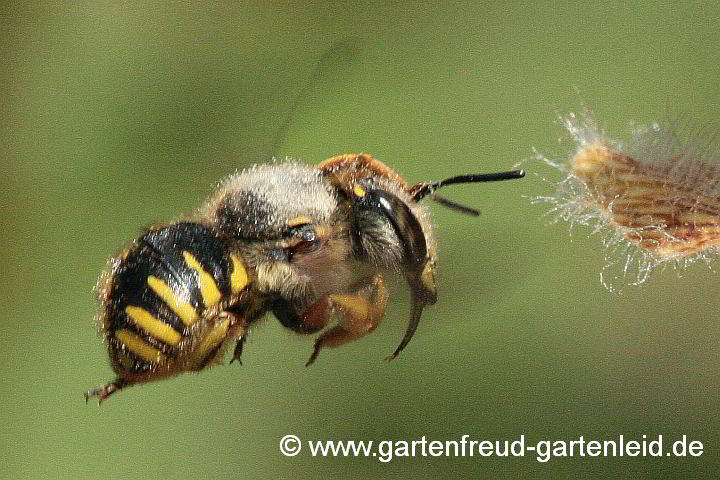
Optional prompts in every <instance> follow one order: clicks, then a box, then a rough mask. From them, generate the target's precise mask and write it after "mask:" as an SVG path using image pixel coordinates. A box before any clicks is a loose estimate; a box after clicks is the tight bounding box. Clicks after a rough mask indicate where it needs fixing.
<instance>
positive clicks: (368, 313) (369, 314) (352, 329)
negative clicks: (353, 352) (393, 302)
mask: <svg viewBox="0 0 720 480" xmlns="http://www.w3.org/2000/svg"><path fill="white" fill-rule="evenodd" d="M328 300H329V303H330V305H331V307H332V309H333V310H334V311H335V312H337V313H339V314H340V316H341V317H342V320H341V321H340V323H339V324H338V325H337V326H335V327H333V328H331V329H330V330H328V331H326V332H325V333H323V334H322V335H320V337H318V339H317V340H316V341H315V348H314V350H313V353H312V355H310V358H309V359H308V361H307V363H306V364H305V365H306V366H308V365H311V364H312V363H313V362H314V361H315V360H316V359H317V356H318V354H319V353H320V350H321V349H323V348H326V347H329V348H332V347H339V346H340V345H344V344H346V343H348V342H351V341H353V340H356V339H358V338H361V337H364V336H365V335H367V334H368V333H370V332H372V331H373V330H375V328H376V327H377V326H378V324H379V323H380V320H381V319H382V317H383V316H384V315H385V307H386V306H387V301H388V292H387V289H386V288H385V282H384V281H383V277H382V275H380V274H377V275H374V276H373V277H370V278H369V279H368V282H367V283H366V284H365V285H364V286H363V287H361V288H360V289H359V290H358V291H357V292H356V293H354V294H344V295H340V294H335V295H330V296H328Z"/></svg>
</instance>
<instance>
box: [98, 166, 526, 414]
mask: <svg viewBox="0 0 720 480" xmlns="http://www.w3.org/2000/svg"><path fill="white" fill-rule="evenodd" d="M522 176H524V172H523V171H521V170H515V171H509V172H502V173H495V174H480V175H463V176H457V177H451V178H449V179H446V180H443V181H441V182H434V183H419V184H417V185H414V186H411V185H409V184H408V183H406V182H405V180H403V179H402V178H401V177H400V176H399V175H398V174H397V173H395V172H394V171H393V170H391V169H390V168H389V167H387V166H386V165H384V164H383V163H381V162H380V161H378V160H376V159H374V158H373V157H371V156H370V155H365V154H361V155H340V156H336V157H333V158H330V159H328V160H326V161H324V162H322V163H320V164H319V165H318V166H316V167H309V166H306V165H301V164H298V163H292V162H287V163H274V164H266V165H259V166H255V167H252V168H250V169H247V170H244V171H242V172H240V173H237V174H234V175H232V176H230V177H228V178H227V179H226V180H225V181H223V182H222V183H221V184H220V185H219V187H218V188H217V189H216V190H215V192H213V193H212V194H211V196H210V198H209V200H208V201H207V202H206V203H205V205H204V206H203V207H202V208H201V209H200V210H199V211H198V213H197V214H196V215H195V216H194V217H192V218H190V219H188V220H184V221H180V222H176V223H172V224H169V225H164V226H157V227H152V228H150V229H149V230H148V231H147V232H146V233H145V234H144V235H142V236H141V237H140V238H138V239H136V240H135V241H134V242H133V243H132V244H131V245H130V247H129V248H127V249H126V250H125V251H124V252H123V253H121V254H120V255H119V256H117V257H115V258H113V259H112V260H111V261H110V266H109V268H108V271H107V272H106V273H104V274H103V275H102V276H101V278H100V281H99V288H98V291H99V303H100V305H99V315H98V318H99V324H100V329H101V331H102V334H103V336H104V339H105V343H106V345H107V348H108V352H109V356H110V362H111V365H112V368H113V370H114V371H115V374H116V375H117V377H116V378H115V379H114V380H113V381H111V382H110V383H108V384H106V385H104V386H101V387H98V388H96V389H93V390H90V391H88V392H87V393H86V394H85V398H86V399H88V398H90V397H96V398H97V399H98V400H99V401H102V400H104V399H105V398H107V397H108V396H110V395H111V394H113V393H114V392H116V391H118V390H120V389H122V388H125V387H127V386H130V385H133V384H136V383H142V382H151V381H155V380H159V379H161V378H164V377H168V376H171V375H175V374H179V373H183V372H189V371H200V370H203V369H205V368H207V367H209V366H211V365H213V364H216V363H219V362H220V361H221V360H222V356H223V352H224V347H225V346H226V345H227V344H228V343H230V341H232V340H235V341H236V345H235V350H234V354H233V360H238V361H239V360H240V356H241V353H242V349H243V344H244V342H245V339H246V338H247V335H248V332H249V330H250V329H251V328H252V326H253V325H254V323H255V322H256V321H257V320H259V319H260V318H261V317H263V316H264V315H265V313H267V312H268V311H270V312H272V313H273V314H274V315H275V317H276V318H277V319H278V320H279V321H280V323H282V324H283V325H284V326H285V327H287V328H289V329H291V330H293V331H295V332H298V333H303V334H312V333H318V332H321V333H320V334H319V336H318V337H317V339H316V341H315V347H314V350H313V352H312V355H311V356H310V358H309V360H308V361H307V365H310V364H311V363H313V362H314V361H315V359H316V358H317V356H318V354H319V353H320V351H321V350H322V349H323V348H327V347H337V346H340V345H343V344H345V343H348V342H350V341H352V340H355V339H357V338H360V337H363V336H364V335H367V334H368V333H370V332H371V331H373V330H374V329H375V328H376V327H377V325H378V323H379V322H380V320H381V319H382V317H383V315H384V313H385V307H386V305H387V302H388V291H387V289H386V287H385V280H384V276H385V275H386V274H388V273H390V272H397V273H400V274H402V275H403V276H404V277H405V279H406V280H407V283H408V285H409V287H410V293H411V303H412V304H411V309H410V322H409V324H408V327H407V330H406V333H405V336H404V337H403V339H402V341H401V342H400V344H399V345H398V347H397V348H396V349H395V351H394V352H393V353H392V354H391V355H390V356H389V357H387V359H388V360H392V359H393V358H395V357H396V356H397V355H398V354H399V353H400V352H401V351H402V350H403V349H404V348H405V346H406V345H407V344H408V342H409V341H410V339H411V338H412V337H413V335H414V333H415V330H416V328H417V326H418V322H419V320H420V316H421V313H422V310H423V308H424V307H425V306H426V305H431V304H433V303H435V301H436V298H437V293H436V285H435V267H436V255H435V240H434V237H433V234H432V229H431V226H430V218H429V212H428V210H427V209H426V207H425V206H424V205H423V204H421V203H418V202H419V201H420V200H421V199H423V198H424V197H426V196H430V197H431V198H433V199H434V200H436V201H439V202H441V203H443V204H444V205H446V206H449V207H451V208H454V209H456V210H459V211H461V212H464V213H470V214H474V215H477V214H478V212H477V211H476V210H473V209H471V208H468V207H464V206H462V205H459V204H456V203H454V202H451V201H449V200H447V199H444V198H442V197H439V196H437V195H436V194H435V193H434V192H435V190H437V189H438V188H440V187H442V186H445V185H449V184H452V183H468V182H486V181H495V180H507V179H513V178H520V177H522ZM333 314H335V315H336V317H337V318H338V322H337V324H335V325H334V326H331V327H329V328H325V327H327V326H328V324H329V323H330V319H331V316H332V315H333Z"/></svg>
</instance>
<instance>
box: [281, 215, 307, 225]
mask: <svg viewBox="0 0 720 480" xmlns="http://www.w3.org/2000/svg"><path fill="white" fill-rule="evenodd" d="M311 222H312V220H310V217H308V216H306V215H300V216H299V217H295V218H291V219H290V220H288V222H287V225H288V227H291V228H292V227H297V226H298V225H307V224H308V223H311Z"/></svg>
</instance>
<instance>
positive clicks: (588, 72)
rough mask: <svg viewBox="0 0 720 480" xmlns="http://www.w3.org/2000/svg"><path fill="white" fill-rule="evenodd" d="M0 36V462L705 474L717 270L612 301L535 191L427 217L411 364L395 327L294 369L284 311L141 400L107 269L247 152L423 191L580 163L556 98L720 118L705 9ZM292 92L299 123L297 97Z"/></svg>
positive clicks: (335, 471)
mask: <svg viewBox="0 0 720 480" xmlns="http://www.w3.org/2000/svg"><path fill="white" fill-rule="evenodd" d="M0 8H1V9H2V11H1V17H0V18H2V30H1V31H2V33H1V35H2V38H0V53H1V54H2V57H1V58H2V67H1V71H0V75H1V76H0V99H1V100H0V106H1V107H0V108H2V115H1V117H0V125H1V128H2V130H1V132H0V166H1V168H2V170H3V172H4V173H3V175H2V179H1V180H0V182H2V187H1V188H0V207H1V208H2V215H0V222H1V223H2V225H1V228H2V240H1V241H0V249H1V250H0V252H1V253H0V255H2V275H0V286H1V287H2V298H3V301H2V309H1V310H0V312H1V313H0V373H1V377H0V378H2V383H1V384H0V405H2V407H1V409H0V411H1V412H2V413H1V414H0V415H2V417H0V418H1V419H2V423H3V428H2V429H0V451H1V452H2V457H3V458H2V465H3V467H2V469H0V478H7V479H40V478H53V479H59V478H72V479H86V478H88V479H89V478H101V479H107V480H110V479H125V478H175V479H195V478H212V479H226V478H227V479H230V478H232V479H235V478H290V477H292V478H308V479H310V478H406V477H416V478H438V477H440V476H442V477H455V476H457V477H465V476H469V475H471V474H476V475H478V476H481V477H483V478H513V479H515V478H714V477H716V475H717V470H718V468H719V467H720V457H719V456H718V443H719V442H720V435H719V434H718V429H719V427H720V421H719V420H718V415H717V412H718V408H719V407H720V389H719V388H718V387H719V386H720V375H719V374H718V372H719V371H720V368H719V367H720V322H718V319H717V312H718V310H720V300H718V299H717V298H716V297H713V296H708V295H707V287H708V286H715V285H717V284H718V277H717V274H715V273H713V272H711V271H710V270H709V269H707V268H705V267H702V266H695V267H693V268H691V269H690V270H689V271H687V272H685V274H684V275H683V276H682V277H678V276H677V275H676V274H675V273H673V272H672V271H670V270H668V271H665V272H656V273H655V274H654V275H653V276H652V277H651V279H650V281H649V282H648V283H647V284H646V285H644V286H642V287H627V288H625V289H624V291H623V293H622V294H620V295H618V294H611V293H609V292H608V291H606V290H605V289H604V288H603V287H602V286H601V284H600V280H599V273H600V271H601V269H602V267H603V265H604V263H605V261H604V258H603V257H604V252H603V249H602V245H601V241H600V238H598V237H590V238H588V237H587V235H586V233H587V231H586V230H582V229H581V230H578V231H576V232H575V234H574V235H573V236H572V237H571V236H568V232H567V225H554V226H550V227H548V226H546V225H545V223H546V221H547V218H542V217H541V215H542V214H543V213H544V211H545V209H546V208H545V207H543V206H537V205H532V204H531V203H530V202H529V200H528V199H527V198H526V197H531V196H534V195H541V194H547V193H548V192H549V187H548V186H547V185H546V184H544V183H543V182H542V181H541V179H540V178H539V177H538V176H536V175H532V172H534V171H537V172H539V173H540V174H541V175H542V176H550V177H554V178H556V177H557V175H556V174H555V173H554V172H552V171H548V170H547V169H545V168H543V166H541V165H536V164H526V167H527V168H528V169H529V170H530V172H531V174H530V175H528V177H527V178H526V179H524V180H522V181H515V182H508V183H503V184H492V185H478V186H465V187H455V188H454V189H452V190H448V191H446V192H445V193H446V194H447V195H448V196H450V197H451V198H453V199H454V200H456V201H460V202H464V203H467V204H471V205H473V206H477V207H479V208H481V209H482V211H483V214H482V216H481V217H480V218H479V219H473V218H470V217H465V216H462V215H458V214H456V213H454V212H451V211H449V210H446V209H443V208H442V207H439V206H433V207H432V208H433V211H434V214H435V223H436V227H437V228H436V229H437V235H438V242H439V253H440V271H439V282H440V300H439V302H438V304H437V305H436V306H434V307H433V308H430V309H428V310H427V311H426V313H425V315H424V319H423V322H422V324H421V326H420V329H419V331H418V334H417V335H416V336H415V339H414V340H413V342H412V343H411V344H410V346H409V347H408V348H407V350H406V351H405V352H404V353H403V354H402V355H401V356H400V357H399V358H398V359H397V360H396V361H394V362H392V363H390V364H386V363H384V362H382V359H383V357H384V356H385V355H386V354H388V353H389V352H390V351H391V350H392V349H393V348H394V347H395V345H396V344H397V342H398V341H399V339H400V337H401V336H402V333H403V331H404V329H405V325H406V317H407V309H408V304H407V301H408V296H407V294H406V292H405V291H404V289H403V288H401V286H398V288H396V292H395V295H394V296H393V303H392V307H391V308H390V311H389V312H388V315H387V317H386V319H385V321H384V322H383V324H382V325H381V326H380V328H379V329H378V330H377V331H376V332H375V333H374V334H373V335H371V336H369V337H367V338H366V339H363V340H361V341H358V342H355V343H352V344H351V345H348V346H346V347H344V348H342V349H337V350H333V351H326V352H324V353H323V354H322V355H321V357H320V358H319V360H318V362H317V363H316V364H315V365H313V367H312V368H305V367H304V362H305V360H306V359H307V357H308V355H309V354H310V351H311V348H312V341H311V339H310V338H305V337H298V336H295V335H293V334H291V333H289V332H288V331H286V330H284V329H282V327H281V326H280V325H279V323H278V322H277V321H275V320H274V319H273V318H271V317H269V318H267V319H266V321H265V322H264V323H263V324H262V325H261V326H260V327H259V328H256V329H255V332H254V333H255V334H254V335H253V337H252V338H251V341H250V343H249V344H248V345H247V347H246V353H245V355H244V357H243V360H244V365H243V366H237V365H233V366H231V367H221V368H216V369H213V370H211V371H207V372H204V373H202V374H200V375H184V376H181V377H177V378H174V379H172V380H168V381H165V382H162V383H156V384H151V385H147V386H142V387H135V388H132V389H129V390H127V391H126V392H123V393H121V394H119V395H117V396H115V397H113V398H112V399H111V400H110V401H108V402H107V403H105V404H103V405H102V407H101V408H98V407H97V405H95V404H93V403H91V404H89V405H85V403H84V401H83V399H82V393H83V391H85V390H86V389H88V388H90V387H94V386H96V385H98V384H101V383H104V382H105V381H107V380H109V379H110V378H111V377H112V373H111V370H110V368H109V366H108V363H107V359H106V355H105V351H104V348H103V347H102V345H101V343H100V341H99V339H98V337H97V336H96V332H95V329H94V324H93V320H92V318H93V315H94V313H95V303H94V296H93V293H92V287H93V285H94V284H95V281H96V278H97V275H98V273H99V272H100V271H101V270H102V269H103V268H104V266H105V262H106V260H107V258H108V257H109V256H110V255H111V254H113V253H116V252H117V251H118V250H119V249H120V248H121V247H122V246H123V245H124V244H126V243H127V242H128V241H129V240H130V239H132V238H133V237H135V236H136V235H137V234H138V232H139V231H140V229H141V228H142V227H143V226H146V225H148V224H150V223H152V222H157V221H167V220H172V219H175V218H178V217H180V216H182V215H183V214H184V213H188V212H191V211H192V210H193V209H194V208H195V207H196V206H198V205H199V204H200V202H202V200H203V198H204V197H205V195H207V193H208V192H209V191H210V189H211V188H212V186H213V185H214V183H215V182H216V181H217V180H219V179H220V178H222V177H223V176H224V175H226V174H228V173H230V172H232V171H234V170H235V169H237V168H243V167H246V166H249V165H251V164H253V163H257V162H264V161H267V160H269V159H270V158H271V157H272V156H273V155H277V156H285V155H290V156H293V157H296V158H300V159H302V160H304V161H307V162H309V163H315V162H318V161H320V160H322V159H324V158H326V157H329V156H331V155H335V154H339V153H347V152H370V153H373V154H374V155H375V156H377V157H378V158H380V159H381V160H383V161H386V162H387V163H389V164H391V165H392V166H393V167H395V168H396V169H397V170H398V171H400V172H401V173H402V174H403V175H405V176H406V178H408V179H409V181H413V182H414V181H420V180H432V179H439V178H442V177H445V176H448V175H451V174H455V173H466V172H490V171H496V170H504V169H508V168H510V167H511V166H512V165H513V164H515V163H517V162H519V161H521V160H523V159H526V158H528V157H530V156H531V155H532V148H533V147H535V148H537V149H538V150H539V151H542V152H543V153H545V154H547V155H548V156H550V157H553V158H564V157H566V156H567V155H568V154H569V153H570V149H571V148H572V147H571V146H568V145H559V144H558V142H557V139H558V138H559V137H561V136H562V135H563V131H562V129H561V128H560V127H559V126H558V125H556V124H555V123H554V119H555V112H556V110H558V109H559V110H564V111H567V110H578V109H580V108H581V106H582V104H583V103H584V104H586V105H588V106H589V107H591V108H592V109H593V110H594V111H595V113H596V115H595V116H596V118H597V120H598V122H599V123H600V124H601V125H604V126H605V127H606V128H607V130H608V131H610V132H617V133H619V134H621V135H620V137H621V138H622V134H624V132H626V131H627V130H628V125H629V122H630V121H635V122H637V123H638V124H644V123H645V124H646V123H648V122H650V121H653V120H656V119H659V118H661V117H663V116H664V115H665V114H666V112H668V111H670V112H678V113H681V114H683V115H686V116H687V117H688V118H690V119H691V120H692V121H693V122H694V123H696V124H697V125H700V126H702V125H705V124H708V123H710V122H712V121H715V120H716V119H717V118H718V115H719V114H720V103H719V101H720V82H718V78H720V63H718V61H717V60H718V54H719V53H720V43H719V41H720V38H719V34H718V32H719V31H720V17H719V15H720V6H719V4H717V3H714V2H708V3H703V4H700V3H697V4H696V3H684V2H645V1H635V0H625V1H617V2H602V1H601V2H561V1H545V2H526V3H519V2H438V3H414V4H408V3H400V2H374V3H371V2H367V3H366V2H362V3H356V2H335V3H332V4H326V3H322V2H287V3H286V2H257V4H254V5H253V2H242V3H241V2H237V3H234V2H228V3H224V4H221V3H210V2H208V3H205V2H116V1H113V2H106V1H91V2H67V3H65V4H62V3H56V2H4V3H3V5H2V7H0ZM291 111H294V114H293V115H292V117H289V113H290V112H291ZM289 433H292V434H295V435H297V436H299V437H300V438H301V439H303V440H333V439H334V440H349V439H354V440H376V441H380V440H407V441H411V440H416V439H419V438H420V437H422V436H423V435H424V436H427V438H428V439H435V440H453V439H459V438H460V437H461V436H462V435H463V434H469V435H471V437H472V438H473V439H477V440H482V439H492V440H495V439H499V440H505V439H509V440H515V439H516V438H517V437H518V436H519V435H520V434H525V435H526V436H527V438H528V441H531V442H536V441H539V440H543V439H565V440H572V439H576V438H577V437H579V436H580V435H584V436H585V437H586V438H595V439H600V440H603V439H614V438H617V436H618V435H620V434H624V435H625V436H626V437H633V438H636V439H640V438H642V435H643V434H646V435H648V436H655V435H657V434H663V435H664V436H665V438H666V442H669V441H670V440H674V439H677V438H678V437H679V436H681V435H683V434H685V435H688V436H689V438H691V439H694V440H700V441H702V442H703V443H704V444H705V450H706V453H705V454H704V455H703V456H701V457H699V458H645V459H643V458H627V457H625V458H588V457H586V458H579V457H575V458H565V459H562V458H558V459H552V460H550V461H549V462H547V463H538V462H536V461H535V460H534V459H533V458H532V457H531V456H528V457H525V458H480V457H475V458H429V457H428V458H422V457H417V458H397V459H395V460H393V461H392V462H391V463H380V462H379V461H378V460H377V458H312V457H311V456H310V455H309V454H308V452H307V450H305V451H303V452H301V453H300V455H298V456H297V457H293V458H287V457H283V456H282V455H280V453H279V451H278V441H279V439H280V438H281V437H282V436H284V435H286V434H289Z"/></svg>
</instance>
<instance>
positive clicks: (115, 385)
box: [83, 378, 128, 405]
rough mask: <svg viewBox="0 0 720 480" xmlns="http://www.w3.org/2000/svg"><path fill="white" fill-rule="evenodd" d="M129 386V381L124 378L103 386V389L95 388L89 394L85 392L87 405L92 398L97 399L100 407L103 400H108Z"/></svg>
mask: <svg viewBox="0 0 720 480" xmlns="http://www.w3.org/2000/svg"><path fill="white" fill-rule="evenodd" d="M127 385H128V382H127V380H124V379H122V378H116V379H115V380H113V381H112V382H110V383H108V384H106V385H103V386H102V387H97V388H93V389H92V390H88V391H87V392H85V393H84V394H83V395H84V396H85V403H87V402H88V400H90V398H97V401H98V405H100V404H101V403H102V402H103V400H105V399H106V398H108V397H109V396H110V395H112V394H113V393H115V392H119V391H120V390H122V389H123V388H124V387H126V386H127Z"/></svg>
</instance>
